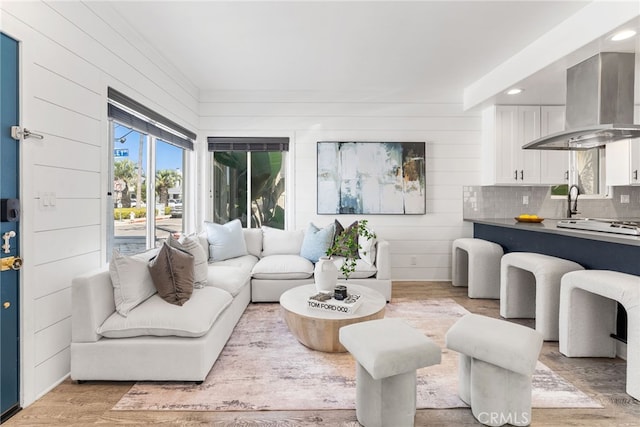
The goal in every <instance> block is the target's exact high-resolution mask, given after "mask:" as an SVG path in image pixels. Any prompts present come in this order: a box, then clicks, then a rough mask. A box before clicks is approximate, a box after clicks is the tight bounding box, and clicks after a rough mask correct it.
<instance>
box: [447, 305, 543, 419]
mask: <svg viewBox="0 0 640 427" xmlns="http://www.w3.org/2000/svg"><path fill="white" fill-rule="evenodd" d="M445 343H446V344H445V345H446V347H447V348H449V349H451V350H454V351H457V352H458V353H460V355H459V361H458V394H459V395H460V398H461V399H462V400H463V401H464V402H465V403H467V404H468V405H469V406H471V412H472V413H473V416H474V417H475V418H476V419H477V420H478V421H480V422H481V423H482V424H485V425H489V426H501V425H504V424H506V423H509V424H512V425H516V426H526V425H529V424H530V423H531V377H532V375H533V372H534V370H535V367H536V363H537V361H538V356H539V355H540V349H541V348H542V335H541V334H540V333H539V332H538V331H535V330H533V329H531V328H527V327H526V326H522V325H518V324H515V323H510V322H507V321H506V320H500V319H493V318H491V317H486V316H481V315H478V314H467V315H465V316H464V317H462V318H461V319H460V320H458V321H457V322H456V323H455V324H454V325H453V326H452V327H451V328H449V330H448V331H447V334H446V335H445Z"/></svg>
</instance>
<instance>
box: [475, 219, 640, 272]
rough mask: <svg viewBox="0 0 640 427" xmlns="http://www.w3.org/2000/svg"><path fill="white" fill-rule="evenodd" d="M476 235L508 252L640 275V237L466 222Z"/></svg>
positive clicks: (546, 224) (547, 224)
mask: <svg viewBox="0 0 640 427" xmlns="http://www.w3.org/2000/svg"><path fill="white" fill-rule="evenodd" d="M465 221H470V222H473V236H474V237H477V238H479V239H485V240H489V241H491V242H495V243H498V244H499V245H501V246H502V248H503V249H504V251H505V253H508V252H525V251H526V252H537V253H541V254H546V255H551V256H556V257H559V258H564V259H568V260H571V261H575V262H577V263H579V264H581V265H582V266H583V267H585V268H587V269H601V270H614V271H621V272H623V273H629V274H635V275H640V237H638V236H629V235H624V234H614V233H602V232H596V231H586V230H575V229H569V228H559V227H557V223H558V220H553V219H545V220H544V221H543V222H542V223H527V222H517V221H516V220H515V219H513V218H502V219H466V220H465Z"/></svg>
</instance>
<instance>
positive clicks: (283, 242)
mask: <svg viewBox="0 0 640 427" xmlns="http://www.w3.org/2000/svg"><path fill="white" fill-rule="evenodd" d="M303 240H304V231H303V230H295V231H288V230H280V229H278V228H273V227H267V226H264V225H263V226H262V256H263V257H266V256H269V255H294V254H295V255H298V254H300V249H301V248H302V241H303Z"/></svg>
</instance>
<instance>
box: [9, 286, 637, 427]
mask: <svg viewBox="0 0 640 427" xmlns="http://www.w3.org/2000/svg"><path fill="white" fill-rule="evenodd" d="M393 297H394V298H415V299H428V298H446V297H449V298H452V299H454V300H455V301H456V302H458V303H459V304H460V305H462V306H464V307H466V308H467V310H469V311H471V312H473V313H478V314H484V315H487V316H492V317H499V315H498V310H499V304H498V301H495V300H472V299H469V298H467V296H466V288H454V287H452V286H451V283H450V282H397V283H394V287H393ZM521 323H523V324H527V325H529V326H531V325H533V323H532V321H530V320H524V321H522V322H521ZM540 360H541V361H542V362H543V363H545V364H546V365H547V366H549V367H550V368H551V369H553V370H554V371H555V372H557V373H558V374H559V375H561V376H562V377H564V378H565V379H567V380H568V381H570V382H572V383H573V384H574V385H576V386H577V387H578V388H580V389H581V390H582V391H584V392H585V393H587V394H588V395H590V396H592V397H593V398H594V399H596V400H597V401H599V402H600V403H601V404H602V405H603V406H604V408H602V409H534V410H533V422H532V424H531V425H533V426H603V427H604V426H607V427H610V426H640V403H639V402H638V401H636V400H634V399H633V398H631V397H630V396H628V395H627V394H626V393H625V373H626V362H625V361H624V360H620V359H591V358H580V359H576V358H571V359H570V358H567V357H564V356H562V355H561V354H560V353H559V352H558V344H557V343H545V344H544V346H543V350H542V354H541V356H540ZM132 384H133V383H117V382H113V383H112V382H89V383H85V384H81V385H78V384H75V383H73V382H72V381H71V380H66V381H65V382H64V383H62V384H61V385H59V386H58V387H56V388H55V389H54V390H53V391H51V392H50V393H48V394H47V395H45V396H44V397H43V398H42V399H40V400H38V401H37V402H35V403H34V404H32V405H31V406H29V407H28V408H26V409H23V410H22V411H20V412H18V413H17V414H16V415H15V416H14V417H13V418H11V419H9V420H8V421H7V422H6V423H5V424H4V425H8V426H12V425H24V426H27V425H29V426H36V425H46V426H87V425H98V424H100V425H149V424H165V425H210V426H273V427H276V426H278V427H284V426H322V427H327V426H358V425H359V424H358V422H357V421H356V417H355V411H354V410H341V411H287V412H265V411H263V412H184V411H180V412H170V411H139V412H135V411H111V408H112V407H113V405H114V404H115V403H116V402H117V401H118V400H119V399H120V398H121V397H122V395H124V394H125V393H126V392H127V391H128V390H129V388H130V387H131V386H132ZM415 425H416V426H427V425H428V426H467V425H479V423H478V422H476V421H475V420H474V418H473V416H472V415H471V411H470V410H469V409H448V410H433V409H424V410H419V411H418V414H417V415H416V423H415Z"/></svg>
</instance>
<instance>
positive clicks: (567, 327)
mask: <svg viewBox="0 0 640 427" xmlns="http://www.w3.org/2000/svg"><path fill="white" fill-rule="evenodd" d="M616 302H619V303H620V304H621V305H622V306H623V307H624V309H625V310H626V312H627V394H629V395H630V396H631V397H633V398H635V399H638V400H640V277H639V276H634V275H631V274H625V273H620V272H617V271H607V270H584V271H574V272H572V273H567V274H565V275H564V276H563V277H562V290H561V291H560V342H559V343H558V345H559V349H560V353H562V354H564V355H565V356H568V357H616V344H615V340H614V339H613V338H611V337H610V334H611V333H613V332H615V330H616V321H617V310H618V304H616Z"/></svg>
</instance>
